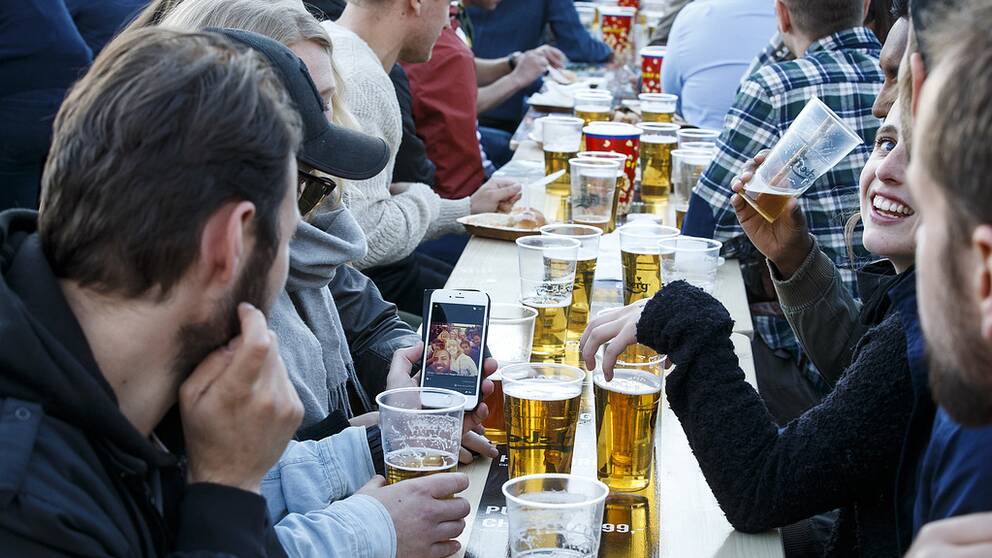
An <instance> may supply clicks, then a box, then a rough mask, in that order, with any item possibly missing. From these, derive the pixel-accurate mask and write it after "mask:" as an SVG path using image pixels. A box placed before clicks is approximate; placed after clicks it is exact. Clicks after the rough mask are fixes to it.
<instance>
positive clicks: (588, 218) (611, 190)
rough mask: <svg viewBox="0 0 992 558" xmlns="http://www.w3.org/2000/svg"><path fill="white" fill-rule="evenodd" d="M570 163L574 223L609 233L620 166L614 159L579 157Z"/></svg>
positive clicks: (620, 170)
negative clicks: (607, 230) (607, 229)
mask: <svg viewBox="0 0 992 558" xmlns="http://www.w3.org/2000/svg"><path fill="white" fill-rule="evenodd" d="M568 163H569V168H570V170H569V172H570V173H571V176H572V221H573V222H575V223H579V224H582V225H591V226H594V227H597V228H599V229H600V230H606V228H607V226H608V225H609V222H610V213H611V211H612V210H613V198H614V196H616V192H617V176H619V175H620V174H621V172H622V167H621V166H620V163H619V162H617V161H615V160H612V159H602V158H595V159H593V158H590V159H582V158H579V157H576V158H575V159H572V160H571V161H569V162H568Z"/></svg>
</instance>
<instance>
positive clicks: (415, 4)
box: [407, 0, 424, 17]
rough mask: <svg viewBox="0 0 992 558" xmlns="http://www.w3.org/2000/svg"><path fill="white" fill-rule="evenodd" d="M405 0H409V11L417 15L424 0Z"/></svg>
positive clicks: (421, 8)
mask: <svg viewBox="0 0 992 558" xmlns="http://www.w3.org/2000/svg"><path fill="white" fill-rule="evenodd" d="M407 1H408V2H409V4H408V7H409V8H410V11H411V12H413V15H415V16H417V17H419V16H420V12H421V11H422V10H423V8H424V0H407Z"/></svg>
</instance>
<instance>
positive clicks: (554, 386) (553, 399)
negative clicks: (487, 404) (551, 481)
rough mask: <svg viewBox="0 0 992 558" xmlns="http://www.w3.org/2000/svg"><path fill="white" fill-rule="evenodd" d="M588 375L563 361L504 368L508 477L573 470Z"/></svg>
mask: <svg viewBox="0 0 992 558" xmlns="http://www.w3.org/2000/svg"><path fill="white" fill-rule="evenodd" d="M584 376H585V374H584V372H582V371H581V370H579V369H577V368H573V367H571V366H564V365H537V364H535V365H529V364H522V365H514V366H510V367H507V368H505V369H503V399H504V401H503V411H504V414H505V418H506V432H507V445H508V449H509V469H510V470H509V473H510V478H513V477H518V476H521V475H530V474H536V473H568V472H570V471H571V469H572V451H573V449H574V444H575V428H576V425H577V424H578V420H579V401H580V399H581V395H582V380H583V378H584Z"/></svg>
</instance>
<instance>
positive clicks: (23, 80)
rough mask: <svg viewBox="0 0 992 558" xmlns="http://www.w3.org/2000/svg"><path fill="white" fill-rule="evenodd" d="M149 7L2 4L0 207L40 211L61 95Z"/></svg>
mask: <svg viewBox="0 0 992 558" xmlns="http://www.w3.org/2000/svg"><path fill="white" fill-rule="evenodd" d="M146 2H147V0H64V1H63V0H5V1H3V2H0V122H2V123H3V124H2V125H0V210H3V209H6V208H10V207H26V208H34V207H36V206H37V204H38V190H39V187H40V184H41V171H42V168H43V167H44V164H45V157H46V156H47V155H48V146H49V143H50V142H51V135H52V122H53V121H54V119H55V114H56V113H57V112H58V109H59V106H60V105H61V104H62V98H63V97H64V96H65V93H66V90H68V88H69V86H70V85H72V83H73V82H75V81H76V80H77V79H79V77H80V76H81V75H82V74H83V72H84V71H85V70H86V68H87V67H89V64H90V62H92V61H93V58H94V57H95V56H96V54H97V53H99V52H100V50H101V49H102V48H103V46H104V44H105V43H106V42H107V41H108V40H109V39H110V38H111V37H112V36H113V35H114V34H115V33H116V32H117V31H118V29H119V28H120V27H121V26H123V25H124V24H125V23H126V22H127V21H130V19H131V17H132V16H133V14H135V13H136V12H137V11H138V10H139V9H140V8H141V6H143V5H144V4H145V3H146Z"/></svg>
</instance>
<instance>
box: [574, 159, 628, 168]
mask: <svg viewBox="0 0 992 558" xmlns="http://www.w3.org/2000/svg"><path fill="white" fill-rule="evenodd" d="M568 164H569V166H571V165H575V166H578V167H580V168H583V167H584V168H589V169H591V168H615V169H616V170H620V169H621V168H622V166H621V165H620V160H619V159H608V158H606V157H573V158H571V159H569V160H568Z"/></svg>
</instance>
